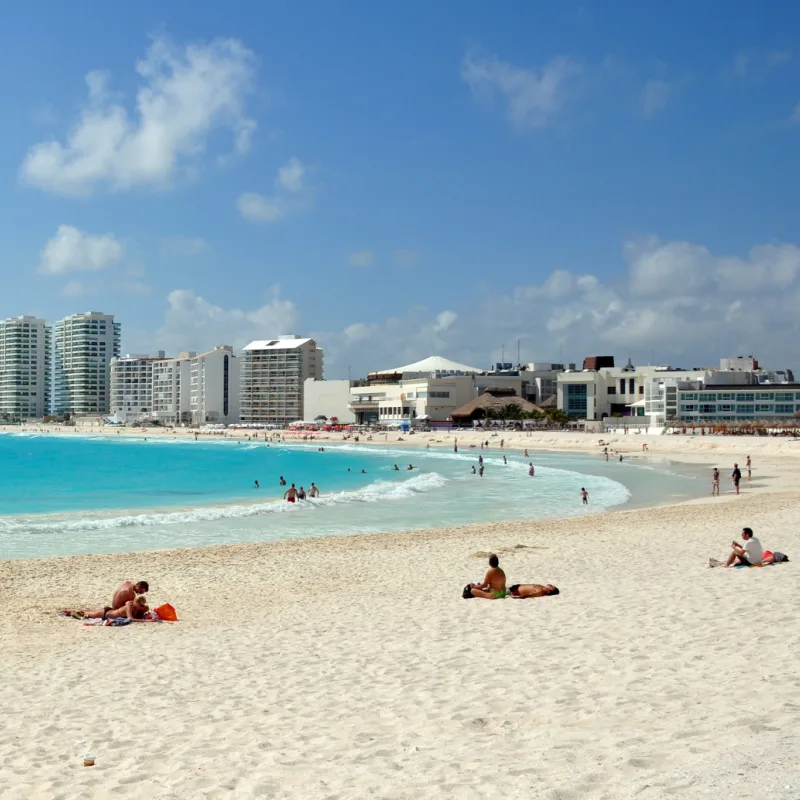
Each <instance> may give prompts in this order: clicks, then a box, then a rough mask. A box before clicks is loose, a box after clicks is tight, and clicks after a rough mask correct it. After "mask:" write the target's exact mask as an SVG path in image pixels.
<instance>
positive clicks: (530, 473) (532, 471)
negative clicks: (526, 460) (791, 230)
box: [528, 464, 536, 478]
mask: <svg viewBox="0 0 800 800" xmlns="http://www.w3.org/2000/svg"><path fill="white" fill-rule="evenodd" d="M535 474H536V471H535V470H534V468H533V464H528V475H530V476H531V478H532V477H533V476H534V475H535Z"/></svg>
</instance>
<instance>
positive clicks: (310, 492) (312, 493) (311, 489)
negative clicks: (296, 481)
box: [308, 482, 319, 497]
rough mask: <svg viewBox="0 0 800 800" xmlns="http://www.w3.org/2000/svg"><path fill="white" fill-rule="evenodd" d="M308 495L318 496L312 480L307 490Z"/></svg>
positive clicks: (317, 490)
mask: <svg viewBox="0 0 800 800" xmlns="http://www.w3.org/2000/svg"><path fill="white" fill-rule="evenodd" d="M308 496H309V497H319V489H317V485H316V484H315V483H313V482H312V484H311V488H310V489H309V490H308Z"/></svg>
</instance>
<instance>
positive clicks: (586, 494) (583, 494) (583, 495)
mask: <svg viewBox="0 0 800 800" xmlns="http://www.w3.org/2000/svg"><path fill="white" fill-rule="evenodd" d="M581 500H583V504H584V505H585V506H588V505H589V492H587V491H586V489H584V488H583V487H582V486H581Z"/></svg>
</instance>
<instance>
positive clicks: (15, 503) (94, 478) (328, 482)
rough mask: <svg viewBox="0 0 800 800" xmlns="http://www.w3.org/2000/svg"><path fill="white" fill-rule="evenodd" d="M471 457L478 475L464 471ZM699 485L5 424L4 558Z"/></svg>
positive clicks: (230, 538) (687, 476)
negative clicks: (301, 493)
mask: <svg viewBox="0 0 800 800" xmlns="http://www.w3.org/2000/svg"><path fill="white" fill-rule="evenodd" d="M320 446H324V451H320V449H319V448H320ZM479 456H482V457H483V459H484V475H483V477H481V476H480V475H478V474H473V473H472V467H473V466H474V467H476V468H477V467H478V466H479V465H478V457H479ZM504 456H505V459H506V461H507V463H504ZM529 462H530V463H533V464H534V468H535V475H534V477H530V476H529V474H528V470H529V467H528V464H529ZM409 465H410V466H413V469H409V468H408V467H409ZM395 466H396V467H397V469H395ZM281 477H283V478H284V479H285V481H286V482H287V486H281V484H280V479H281ZM256 481H258V488H256ZM312 482H314V483H315V484H316V485H317V487H318V488H319V490H320V496H319V497H317V498H313V499H311V498H309V499H308V500H305V501H301V502H299V503H295V504H291V503H287V502H285V501H284V500H283V494H284V492H285V490H286V488H288V485H291V484H292V483H294V484H295V485H296V487H297V488H300V487H301V486H302V487H304V488H305V490H306V491H308V489H309V487H310V486H311V483H312ZM581 488H585V489H586V490H587V491H588V493H589V498H590V500H589V505H588V506H585V505H583V504H582V503H581V496H580V492H581ZM706 488H707V487H706V486H705V483H702V484H701V483H700V480H699V476H698V475H697V474H692V473H690V472H686V471H682V470H681V469H680V468H678V467H677V466H676V465H666V466H660V467H654V466H652V465H651V464H649V463H644V460H641V461H637V460H636V459H628V460H626V461H624V462H623V463H619V462H618V461H616V460H613V459H612V460H610V461H608V462H606V461H605V460H604V458H603V457H602V455H601V454H597V455H573V454H560V453H549V452H548V453H536V452H534V451H531V453H530V458H528V459H525V458H524V457H523V456H522V454H520V453H517V452H513V453H512V452H510V451H503V450H501V449H500V448H499V446H498V441H497V440H493V441H492V444H491V446H490V448H488V449H487V450H480V449H479V448H474V449H469V448H467V449H464V448H462V449H461V450H460V452H458V453H456V452H454V451H453V449H452V447H451V446H448V447H446V448H443V447H441V446H434V447H432V448H431V449H429V450H425V449H403V448H400V447H394V448H393V447H392V445H391V442H387V443H386V444H384V445H377V446H375V445H369V446H365V445H358V444H344V445H329V444H327V443H325V442H319V443H318V442H310V443H307V444H300V443H290V444H289V443H287V444H281V443H274V442H265V441H261V440H259V441H256V440H251V441H248V440H234V439H227V438H222V437H220V438H200V439H199V440H198V441H194V440H192V439H190V438H189V439H187V438H185V437H180V438H173V437H172V436H171V435H165V434H161V433H159V434H154V436H153V437H142V438H140V437H126V436H124V435H119V436H83V435H78V434H76V435H69V434H67V435H63V436H59V435H53V434H46V433H42V434H38V433H24V432H22V433H5V434H0V559H23V558H37V557H48V556H67V555H81V554H88V553H114V552H137V551H146V550H160V549H167V548H176V547H197V546H202V545H211V544H224V543H231V542H263V541H274V540H279V539H296V538H300V537H311V536H336V535H347V534H359V533H373V532H382V531H402V530H412V529H419V528H440V527H452V526H455V525H463V524H469V523H476V522H477V523H479V522H494V521H500V520H513V519H543V518H553V517H565V516H573V515H579V514H596V513H603V512H605V511H608V510H609V509H612V508H618V507H620V506H625V505H626V504H627V505H631V506H632V505H640V506H641V505H653V504H657V503H660V502H675V501H680V500H683V499H690V498H691V497H695V496H697V495H699V494H700V493H701V492H702V491H705V489H706Z"/></svg>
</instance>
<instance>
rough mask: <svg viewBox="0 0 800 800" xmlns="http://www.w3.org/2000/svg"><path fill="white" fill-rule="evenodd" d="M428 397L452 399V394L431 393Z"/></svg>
mask: <svg viewBox="0 0 800 800" xmlns="http://www.w3.org/2000/svg"><path fill="white" fill-rule="evenodd" d="M428 397H450V392H429V393H428Z"/></svg>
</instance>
